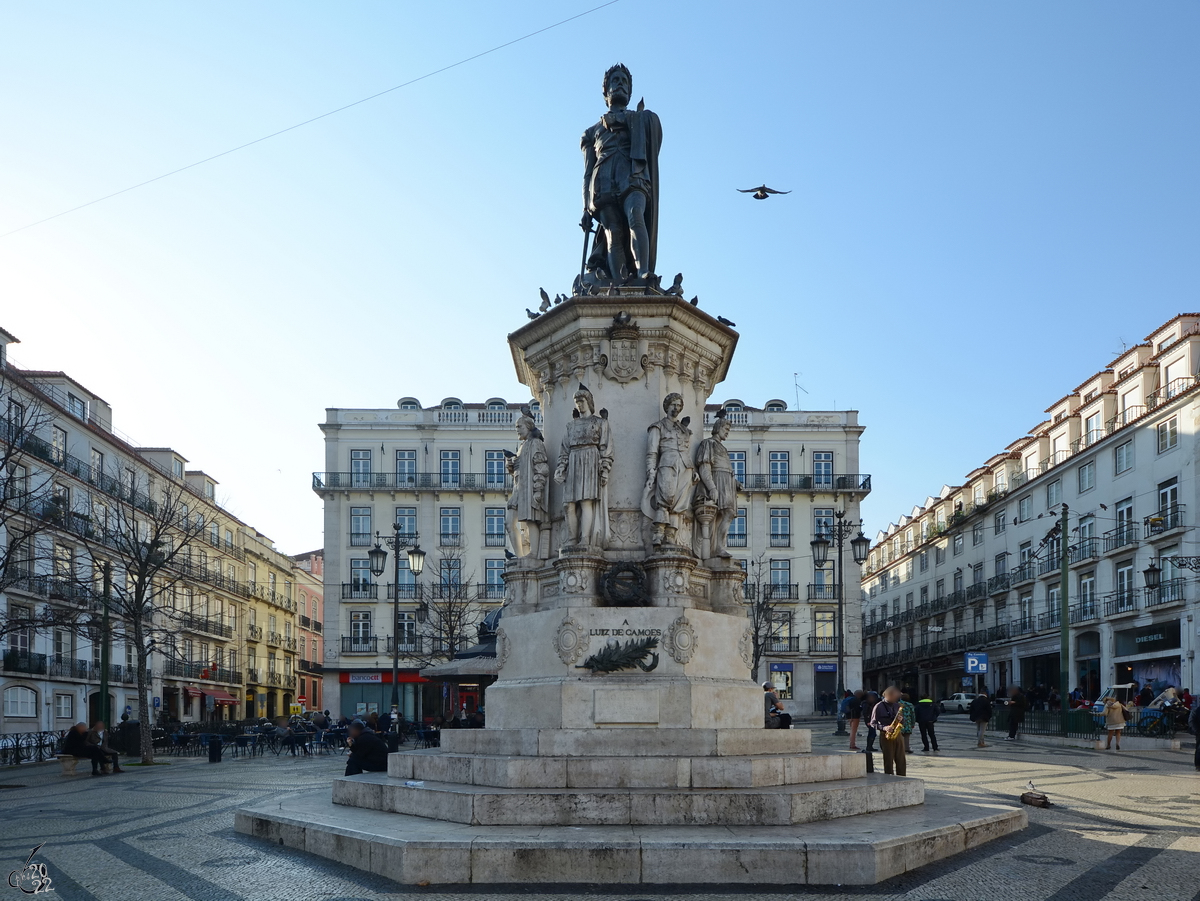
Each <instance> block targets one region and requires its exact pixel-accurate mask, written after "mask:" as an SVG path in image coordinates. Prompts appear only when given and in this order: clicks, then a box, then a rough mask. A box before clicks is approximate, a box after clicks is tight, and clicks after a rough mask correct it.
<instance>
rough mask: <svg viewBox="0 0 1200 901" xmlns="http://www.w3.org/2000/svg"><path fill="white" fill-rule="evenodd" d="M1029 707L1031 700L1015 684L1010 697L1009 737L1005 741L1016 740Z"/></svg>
mask: <svg viewBox="0 0 1200 901" xmlns="http://www.w3.org/2000/svg"><path fill="white" fill-rule="evenodd" d="M1028 709H1029V700H1028V699H1027V698H1026V697H1025V693H1024V692H1023V691H1021V689H1020V688H1018V687H1016V686H1014V687H1013V688H1012V690H1011V694H1009V697H1008V737H1007V738H1006V739H1004V740H1005V741H1016V740H1017V732H1019V731H1020V729H1021V726H1022V725H1024V723H1025V711H1026V710H1028Z"/></svg>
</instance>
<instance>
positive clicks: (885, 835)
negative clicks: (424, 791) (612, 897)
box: [234, 792, 1028, 892]
mask: <svg viewBox="0 0 1200 901" xmlns="http://www.w3.org/2000/svg"><path fill="white" fill-rule="evenodd" d="M1026 825H1028V821H1027V819H1026V815H1025V812H1024V811H1023V810H1022V809H1020V808H1019V807H1014V806H1012V805H1008V804H996V803H991V804H985V803H981V802H967V801H962V800H959V799H958V798H955V797H953V796H951V795H942V794H938V793H930V794H929V795H928V796H926V799H925V803H924V804H921V805H917V806H914V807H903V808H898V809H895V810H888V811H883V812H881V813H869V814H862V815H860V816H854V817H844V818H841V819H837V820H828V821H825V822H818V823H809V824H806V825H805V826H803V827H802V828H796V827H791V826H787V827H778V826H743V827H725V826H688V827H680V826H590V827H573V828H562V829H555V828H547V827H543V826H523V827H522V826H464V825H462V824H459V823H443V822H439V821H437V820H429V819H425V818H423V817H413V816H405V815H402V814H396V813H388V812H384V811H381V810H369V809H356V808H347V807H338V806H334V805H330V803H329V795H327V794H325V793H324V792H316V793H314V792H305V793H303V794H297V795H293V796H290V797H285V798H284V799H283V800H282V801H280V800H279V799H274V800H271V801H269V802H264V803H262V804H261V805H257V806H254V807H249V808H243V809H241V810H238V811H236V813H235V815H234V827H235V829H236V830H237V831H238V832H239V833H241V834H243V835H248V836H254V837H257V838H258V839H261V840H262V841H264V842H270V843H271V844H274V845H282V846H284V847H287V848H292V849H294V850H298V851H305V852H307V853H309V854H313V855H316V856H319V857H323V858H326V859H328V860H334V861H337V862H339V863H342V864H346V865H347V866H350V867H353V868H354V869H355V870H358V871H359V872H361V873H371V874H374V875H375V876H378V877H380V878H382V879H384V880H388V879H390V880H395V881H396V882H398V883H401V884H405V885H416V884H425V883H429V884H432V885H462V884H475V885H499V884H513V885H522V886H527V885H529V884H532V883H573V884H579V885H582V884H588V883H591V884H597V883H602V884H604V885H605V886H606V887H608V888H609V889H610V891H613V892H615V891H617V888H616V887H617V886H623V885H627V886H636V885H650V884H656V885H700V884H707V885H714V884H716V885H720V884H728V885H737V886H739V888H741V889H744V888H746V887H747V886H751V885H759V884H772V885H803V884H807V885H835V884H836V885H874V884H876V883H879V882H882V881H883V880H885V879H890V878H892V877H894V876H898V875H900V874H901V873H906V872H911V871H913V870H916V869H917V868H919V867H923V866H926V865H927V864H930V863H934V862H936V861H940V860H944V859H946V858H948V857H951V856H952V855H955V854H959V853H961V852H963V851H969V850H971V849H973V848H977V847H979V846H980V845H983V844H985V843H986V842H989V841H993V840H995V839H999V838H1002V837H1004V836H1007V835H1010V834H1011V833H1014V832H1017V831H1019V830H1021V829H1024V828H1025V826H1026ZM380 890H381V891H387V890H388V889H386V888H380Z"/></svg>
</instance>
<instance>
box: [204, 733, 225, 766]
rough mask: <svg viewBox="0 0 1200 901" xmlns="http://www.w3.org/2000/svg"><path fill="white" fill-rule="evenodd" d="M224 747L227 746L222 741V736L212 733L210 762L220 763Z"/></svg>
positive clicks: (209, 741) (209, 748)
mask: <svg viewBox="0 0 1200 901" xmlns="http://www.w3.org/2000/svg"><path fill="white" fill-rule="evenodd" d="M224 748H225V746H224V745H223V744H222V743H221V736H219V735H210V736H209V738H208V762H209V763H220V762H221V752H222V751H223V750H224Z"/></svg>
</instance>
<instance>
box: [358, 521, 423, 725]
mask: <svg viewBox="0 0 1200 901" xmlns="http://www.w3.org/2000/svg"><path fill="white" fill-rule="evenodd" d="M392 529H393V531H394V532H395V534H394V535H393V536H392V537H391V538H384V537H382V536H381V535H380V534H379V533H378V532H376V533H375V547H373V548H371V550H369V551H367V557H368V559H369V560H370V566H371V573H372V575H374V576H375V578H379V577H380V576H382V575H383V571H384V569H385V567H386V566H387V551H385V550H384V549H383V548H382V547H380V542H381V541H382V542H383V543H384V544H386V545H387V546H388V547H390V548H391V549H392V558H393V562H394V564H395V577H394V581H393V584H392V728H393V729H395V728H398V724H399V722H400V551H401V550H403V549H404V548H407V549H408V568H409V570H410V571H411V572H412V574H413V577H414V578H420V576H421V571H422V570H423V569H424V568H425V552H424V551H423V550H421V545H419V544H418V543H417V539H418V537H419V536H417V535H415V534H414V535H405V534H404V527H403V526H402V525H401V524H400V523H398V522H397V523H393V524H392ZM428 611H429V607H428V606H427V605H426V604H425V602H424V601H422V602H421V603H420V604H418V605H417V622H421V623H423V622H425V618H426V616H427V615H428Z"/></svg>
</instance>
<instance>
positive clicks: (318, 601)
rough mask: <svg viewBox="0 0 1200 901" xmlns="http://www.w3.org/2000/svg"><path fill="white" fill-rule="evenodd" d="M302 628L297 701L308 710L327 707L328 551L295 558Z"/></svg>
mask: <svg viewBox="0 0 1200 901" xmlns="http://www.w3.org/2000/svg"><path fill="white" fill-rule="evenodd" d="M292 562H293V563H294V564H295V570H294V572H295V574H296V586H297V594H296V603H297V605H298V610H299V614H298V620H299V627H300V650H299V664H298V666H299V680H300V681H299V683H298V684H297V686H296V692H297V694H296V701H297V702H299V703H300V705H301V706H303V707H305V708H306V709H308V710H324V709H325V708H324V707H323V706H322V701H323V700H324V692H323V690H322V682H323V679H324V672H325V668H324V665H323V663H322V661H323V660H324V659H325V656H324V655H325V649H324V642H325V635H324V619H325V602H324V597H325V552H324V551H320V550H317V551H309V552H308V553H306V554H297V555H296V556H295V557H293V558H292Z"/></svg>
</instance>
